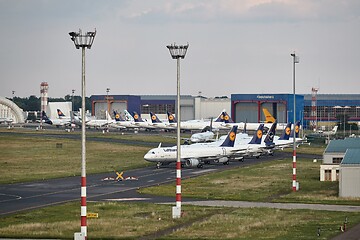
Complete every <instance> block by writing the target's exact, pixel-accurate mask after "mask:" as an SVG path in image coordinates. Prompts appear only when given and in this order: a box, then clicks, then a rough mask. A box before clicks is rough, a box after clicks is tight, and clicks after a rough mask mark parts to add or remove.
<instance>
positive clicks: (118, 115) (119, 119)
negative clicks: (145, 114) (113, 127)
mask: <svg viewBox="0 0 360 240" xmlns="http://www.w3.org/2000/svg"><path fill="white" fill-rule="evenodd" d="M113 114H114V118H115V121H116V122H120V121H121V117H120V114H118V113H117V112H116V111H113Z"/></svg>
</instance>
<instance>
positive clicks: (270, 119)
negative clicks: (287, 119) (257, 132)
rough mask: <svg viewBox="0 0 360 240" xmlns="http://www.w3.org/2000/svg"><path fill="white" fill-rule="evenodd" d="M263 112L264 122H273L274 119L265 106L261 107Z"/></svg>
mask: <svg viewBox="0 0 360 240" xmlns="http://www.w3.org/2000/svg"><path fill="white" fill-rule="evenodd" d="M262 110H263V113H264V116H265V123H274V122H275V121H276V119H275V118H274V117H273V115H271V113H270V112H269V111H268V110H267V108H263V109H262Z"/></svg>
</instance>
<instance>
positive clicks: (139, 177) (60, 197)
mask: <svg viewBox="0 0 360 240" xmlns="http://www.w3.org/2000/svg"><path fill="white" fill-rule="evenodd" d="M284 157H289V158H290V157H291V155H290V153H285V152H279V154H276V156H275V157H270V156H268V157H262V158H259V159H256V158H253V159H247V160H245V162H231V163H230V165H223V164H217V165H205V166H204V168H203V169H198V168H183V169H182V178H183V179H186V178H191V177H196V176H200V175H203V174H208V173H210V172H216V171H222V170H225V169H229V168H233V167H237V166H248V165H250V164H256V163H259V162H262V161H269V160H270V159H275V158H276V159H278V158H284ZM175 171H176V170H175V165H174V164H171V165H169V166H164V167H162V168H160V169H156V168H155V166H154V167H147V168H141V169H135V170H130V171H126V172H124V174H123V177H124V178H125V179H126V178H133V179H129V180H124V181H116V180H106V179H111V178H113V179H114V178H116V177H117V175H116V173H102V174H93V175H88V176H87V200H88V201H107V200H111V201H147V202H175V194H174V197H173V198H170V197H156V196H148V195H140V194H138V193H137V191H136V190H137V189H139V188H144V187H149V186H154V185H159V184H164V183H171V182H173V183H174V191H175V176H176V173H175ZM134 179H136V180H134ZM76 200H78V201H79V202H80V176H77V177H68V178H59V179H52V180H44V181H36V182H30V183H18V184H7V185H1V186H0V215H8V214H12V213H16V212H20V211H24V210H29V209H36V208H41V207H45V206H50V205H55V204H61V203H65V202H70V201H76ZM184 201H185V199H184ZM79 204H80V203H79Z"/></svg>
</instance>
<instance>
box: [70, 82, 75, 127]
mask: <svg viewBox="0 0 360 240" xmlns="http://www.w3.org/2000/svg"><path fill="white" fill-rule="evenodd" d="M71 93H72V95H71V102H72V106H71V111H72V114H71V124H72V125H71V127H72V130H74V125H75V121H74V109H75V107H74V93H75V89H73V90H71Z"/></svg>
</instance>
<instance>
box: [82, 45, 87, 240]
mask: <svg viewBox="0 0 360 240" xmlns="http://www.w3.org/2000/svg"><path fill="white" fill-rule="evenodd" d="M81 75H82V81H81V82H82V84H81V88H82V102H81V232H82V233H83V234H84V236H85V239H86V238H87V223H86V217H87V216H86V215H87V209H86V144H85V142H86V136H85V130H86V122H85V96H86V95H85V47H82V74H81Z"/></svg>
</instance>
